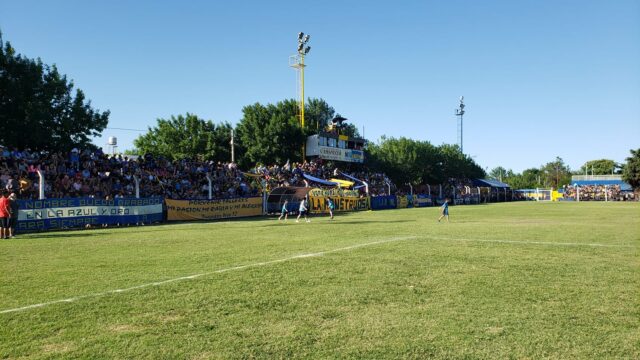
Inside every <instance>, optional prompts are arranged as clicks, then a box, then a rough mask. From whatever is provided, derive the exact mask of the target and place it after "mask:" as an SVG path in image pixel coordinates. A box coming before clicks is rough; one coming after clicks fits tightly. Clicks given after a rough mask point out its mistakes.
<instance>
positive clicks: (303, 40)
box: [289, 32, 311, 160]
mask: <svg viewBox="0 0 640 360" xmlns="http://www.w3.org/2000/svg"><path fill="white" fill-rule="evenodd" d="M310 37H311V36H310V35H309V34H307V35H305V34H304V33H303V32H299V33H298V47H297V54H296V55H291V56H289V66H291V67H293V68H294V69H296V70H297V75H298V76H297V79H296V81H297V84H298V89H299V96H300V100H299V101H298V111H299V114H300V127H302V128H303V129H304V68H305V64H304V57H305V55H307V54H309V51H310V50H311V47H310V46H308V45H307V43H308V42H309V38H310ZM304 157H305V154H304V145H302V159H303V160H304Z"/></svg>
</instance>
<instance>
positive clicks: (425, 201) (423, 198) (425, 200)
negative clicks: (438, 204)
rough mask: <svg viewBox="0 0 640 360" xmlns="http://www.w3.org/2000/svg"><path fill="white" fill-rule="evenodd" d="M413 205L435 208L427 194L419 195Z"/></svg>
mask: <svg viewBox="0 0 640 360" xmlns="http://www.w3.org/2000/svg"><path fill="white" fill-rule="evenodd" d="M413 205H414V206H415V207H427V206H433V202H432V201H431V196H429V195H425V194H418V195H417V196H416V197H414V199H413Z"/></svg>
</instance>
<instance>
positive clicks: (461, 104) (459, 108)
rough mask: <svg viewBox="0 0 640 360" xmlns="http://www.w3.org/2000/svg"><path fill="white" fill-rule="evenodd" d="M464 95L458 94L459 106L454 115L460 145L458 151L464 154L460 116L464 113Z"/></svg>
mask: <svg viewBox="0 0 640 360" xmlns="http://www.w3.org/2000/svg"><path fill="white" fill-rule="evenodd" d="M464 112H465V111H464V96H460V106H459V107H458V108H457V109H456V116H459V118H458V145H459V146H460V152H461V153H463V154H464V150H463V147H462V116H463V115H464Z"/></svg>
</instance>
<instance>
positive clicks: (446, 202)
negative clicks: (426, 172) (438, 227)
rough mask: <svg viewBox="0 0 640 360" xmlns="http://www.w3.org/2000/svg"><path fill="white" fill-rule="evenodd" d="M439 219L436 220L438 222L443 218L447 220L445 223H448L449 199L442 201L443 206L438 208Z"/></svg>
mask: <svg viewBox="0 0 640 360" xmlns="http://www.w3.org/2000/svg"><path fill="white" fill-rule="evenodd" d="M440 213H441V214H442V215H440V217H439V218H438V222H440V220H442V218H443V217H446V218H447V222H449V198H446V199H444V204H442V206H440Z"/></svg>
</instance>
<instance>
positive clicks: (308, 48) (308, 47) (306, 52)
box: [304, 46, 311, 55]
mask: <svg viewBox="0 0 640 360" xmlns="http://www.w3.org/2000/svg"><path fill="white" fill-rule="evenodd" d="M309 50H311V46H307V48H306V49H304V54H305V55H307V54H308V53H309Z"/></svg>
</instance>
